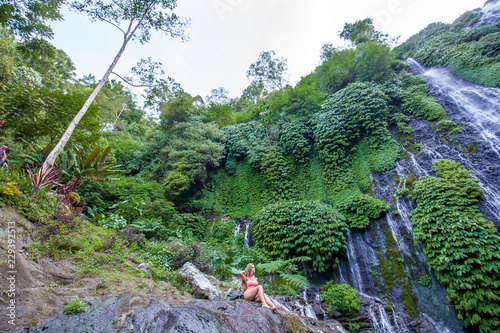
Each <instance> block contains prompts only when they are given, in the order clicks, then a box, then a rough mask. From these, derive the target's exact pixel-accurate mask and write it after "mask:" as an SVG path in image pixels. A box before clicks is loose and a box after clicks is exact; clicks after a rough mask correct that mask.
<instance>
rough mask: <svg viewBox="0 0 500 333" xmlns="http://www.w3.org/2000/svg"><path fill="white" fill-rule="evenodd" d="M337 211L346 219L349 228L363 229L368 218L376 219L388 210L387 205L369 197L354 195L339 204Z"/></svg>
mask: <svg viewBox="0 0 500 333" xmlns="http://www.w3.org/2000/svg"><path fill="white" fill-rule="evenodd" d="M337 209H338V210H339V211H340V212H341V213H342V214H343V215H344V216H345V217H346V219H347V221H348V222H349V225H350V227H351V228H365V227H366V226H368V224H369V223H370V220H369V219H370V218H372V219H376V218H378V217H379V216H380V214H382V213H384V212H386V211H387V210H389V205H388V204H386V203H385V202H384V201H382V200H380V199H377V198H374V197H371V196H369V195H366V194H356V195H353V196H350V197H349V198H347V200H345V201H343V202H341V203H339V204H338V205H337Z"/></svg>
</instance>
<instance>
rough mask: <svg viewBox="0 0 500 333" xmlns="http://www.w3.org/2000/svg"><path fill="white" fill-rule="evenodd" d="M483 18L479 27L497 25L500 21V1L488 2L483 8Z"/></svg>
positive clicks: (492, 0) (491, 0) (490, 0)
mask: <svg viewBox="0 0 500 333" xmlns="http://www.w3.org/2000/svg"><path fill="white" fill-rule="evenodd" d="M481 14H482V15H481V18H480V19H479V22H478V23H477V24H478V25H479V24H481V23H483V22H484V23H485V24H495V23H498V22H499V21H500V1H498V0H489V1H487V2H486V3H485V4H484V6H483V8H481Z"/></svg>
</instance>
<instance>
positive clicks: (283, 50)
mask: <svg viewBox="0 0 500 333" xmlns="http://www.w3.org/2000/svg"><path fill="white" fill-rule="evenodd" d="M485 1H486V0H419V1H411V0H351V1H340V0H307V1H306V0H267V1H266V0H179V1H178V9H177V10H176V12H177V14H179V15H180V16H183V17H189V18H191V20H192V21H191V24H190V26H189V27H188V28H187V32H188V34H189V36H190V41H189V42H184V43H183V42H181V41H180V39H172V38H170V37H167V36H163V37H160V36H159V35H155V37H154V38H153V39H152V40H151V41H150V42H149V43H148V44H145V45H144V46H143V45H140V44H129V46H128V48H127V50H126V51H125V54H124V55H123V57H122V59H121V60H120V62H119V63H118V66H117V68H116V72H118V73H120V74H126V73H127V72H128V71H129V70H130V68H131V67H132V66H133V65H135V64H136V63H137V61H139V60H140V59H141V58H147V57H151V58H152V59H153V60H156V61H160V62H162V63H163V68H164V70H165V72H166V75H168V76H170V77H172V78H174V79H175V80H176V81H177V82H179V83H180V84H181V85H182V87H183V88H184V90H185V91H187V92H189V93H190V94H192V95H201V96H202V97H205V96H207V95H208V94H209V92H210V90H211V89H214V88H218V87H225V88H226V89H227V90H229V92H230V97H237V96H240V95H241V92H242V90H243V89H245V88H246V87H247V86H248V84H249V83H250V82H249V81H248V79H247V78H246V71H247V69H248V67H249V66H250V64H251V63H253V62H255V61H256V60H257V58H258V56H259V53H260V52H261V51H268V50H274V51H275V52H276V54H277V55H278V56H280V57H284V58H285V59H287V60H288V62H287V64H288V70H289V75H290V83H292V84H294V83H295V82H296V81H297V80H298V79H300V77H301V76H304V75H307V74H308V73H310V72H311V71H312V70H313V69H314V68H315V67H316V66H317V65H318V64H319V54H320V48H321V46H322V45H323V44H325V43H331V44H334V45H336V46H341V45H345V43H344V42H343V41H341V40H340V39H339V38H338V33H339V31H340V30H342V28H343V26H344V23H345V22H349V23H353V22H355V21H356V20H361V19H364V18H366V17H371V18H372V19H373V20H374V22H375V24H376V26H377V27H378V28H379V29H380V30H382V32H384V33H388V34H389V35H390V36H392V37H395V36H401V38H400V41H401V42H403V41H405V40H406V39H407V38H408V37H410V36H411V35H413V34H415V33H417V32H418V31H420V30H421V29H422V28H424V27H426V26H427V25H428V24H429V23H432V22H437V21H440V22H447V23H451V22H452V21H453V20H455V19H456V18H457V17H459V16H460V15H461V14H463V13H464V12H466V11H467V10H472V9H474V8H478V7H481V6H482V5H483V4H484V2H485ZM52 27H53V29H54V32H55V37H54V40H53V43H54V45H55V46H56V47H58V48H60V49H63V50H64V51H65V52H66V53H67V54H68V55H69V56H70V57H71V59H72V60H73V62H74V63H75V66H76V73H77V76H78V77H81V76H83V75H87V74H89V73H92V74H93V75H95V76H96V77H97V78H101V77H102V75H103V74H104V72H105V71H106V69H107V68H108V66H109V64H110V63H111V61H112V59H113V58H114V56H115V54H116V52H117V50H118V49H119V47H120V45H121V41H122V35H121V32H120V31H118V30H117V29H116V28H113V27H112V26H110V25H108V24H106V23H101V22H94V23H91V22H90V21H88V20H87V18H86V16H85V15H83V14H76V13H72V12H68V11H66V10H65V11H64V21H60V22H54V23H53V24H52ZM115 78H116V77H115Z"/></svg>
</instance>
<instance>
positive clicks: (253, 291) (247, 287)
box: [240, 264, 276, 310]
mask: <svg viewBox="0 0 500 333" xmlns="http://www.w3.org/2000/svg"><path fill="white" fill-rule="evenodd" d="M254 274H255V265H254V264H248V265H247V268H245V270H244V271H241V272H240V277H241V289H242V290H243V298H244V299H246V300H247V301H256V302H261V303H262V306H263V307H265V308H268V309H271V310H276V307H275V306H274V304H273V303H272V302H271V300H270V299H269V297H267V295H266V294H264V288H262V286H261V285H259V283H258V282H257V278H256V277H255V275H254Z"/></svg>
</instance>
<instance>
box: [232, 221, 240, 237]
mask: <svg viewBox="0 0 500 333" xmlns="http://www.w3.org/2000/svg"><path fill="white" fill-rule="evenodd" d="M240 231H241V224H239V223H236V224H235V225H234V239H235V240H236V237H238V234H239V233H240Z"/></svg>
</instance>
